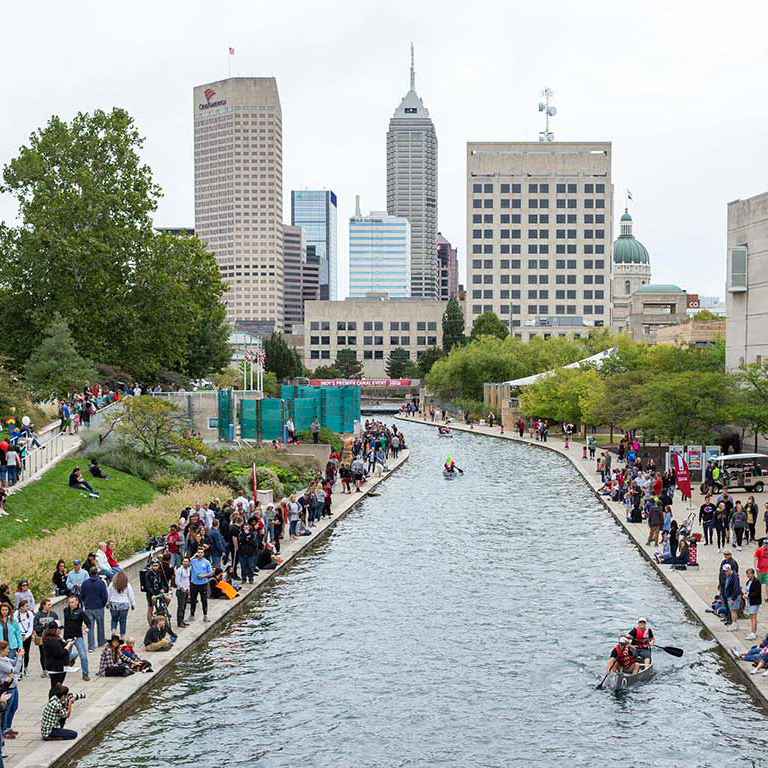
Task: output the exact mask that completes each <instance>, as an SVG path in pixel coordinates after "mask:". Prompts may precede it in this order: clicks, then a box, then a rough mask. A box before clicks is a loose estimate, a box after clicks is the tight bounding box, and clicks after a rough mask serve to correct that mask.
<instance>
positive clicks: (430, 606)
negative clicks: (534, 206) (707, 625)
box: [76, 425, 768, 768]
mask: <svg viewBox="0 0 768 768" xmlns="http://www.w3.org/2000/svg"><path fill="white" fill-rule="evenodd" d="M406 429H407V432H408V434H409V436H410V438H411V445H412V455H411V460H410V461H409V462H408V463H407V464H406V466H405V467H403V469H401V470H400V471H399V472H398V473H397V474H396V475H395V476H394V477H392V478H391V479H390V480H388V481H387V483H386V484H385V486H384V488H383V490H382V495H381V497H380V498H373V499H368V500H366V501H365V502H363V503H362V504H361V505H360V507H359V508H358V509H356V510H355V511H353V512H352V513H351V514H350V515H349V517H348V518H347V519H346V520H345V521H344V522H342V523H341V524H340V525H339V526H338V528H337V529H336V532H335V533H334V534H333V536H332V537H331V538H330V539H329V540H328V541H327V542H326V543H323V544H321V545H320V546H318V547H317V548H316V549H315V550H314V552H312V553H311V554H309V555H307V556H306V557H304V558H303V559H302V560H301V561H300V562H299V563H298V564H297V565H296V566H295V567H293V568H292V569H291V570H290V571H289V572H287V573H286V574H285V575H283V576H281V577H280V578H279V579H278V580H277V581H276V583H275V584H274V585H273V586H272V587H270V589H269V590H267V591H266V592H265V593H264V594H263V595H261V596H260V597H259V598H258V599H257V600H256V601H254V602H253V604H252V608H251V610H250V611H248V613H247V614H245V615H244V616H243V617H241V618H239V619H237V620H236V621H233V622H232V623H231V624H230V625H229V626H228V627H227V628H226V631H224V632H223V633H222V634H221V635H220V636H219V637H217V638H216V639H215V640H212V641H211V642H209V643H208V644H207V645H206V646H204V647H203V648H201V649H200V650H199V651H197V652H196V653H194V654H192V655H191V656H190V657H188V658H187V659H186V660H184V661H182V662H181V663H179V664H178V666H177V669H176V670H175V672H174V674H173V676H172V677H170V678H167V681H166V682H165V683H164V684H163V685H162V687H158V688H157V689H156V690H154V691H152V692H151V693H150V694H148V695H146V696H144V697H143V698H142V699H141V700H140V701H139V703H138V704H137V708H136V712H135V714H134V715H133V716H131V717H130V718H128V719H126V720H125V721H124V722H122V723H120V724H119V725H117V726H116V727H114V728H113V729H111V730H110V731H108V732H107V733H106V734H105V737H104V739H103V740H102V741H101V742H100V743H99V744H97V745H96V746H95V747H94V748H93V749H92V751H91V752H90V753H89V754H87V755H85V756H83V757H81V758H80V759H79V760H78V761H77V762H76V765H77V766H78V768H113V767H114V768H118V767H119V768H124V766H126V765H130V766H137V767H140V766H153V767H154V766H157V765H164V764H170V765H178V764H180V763H182V762H190V763H193V764H194V765H195V766H199V767H200V768H208V766H211V767H213V766H220V765H222V764H226V765H228V766H233V767H237V766H246V765H254V764H258V765H259V766H263V767H264V768H282V767H283V766H311V767H313V768H325V767H326V766H334V767H336V766H354V767H355V768H367V767H368V766H377V768H384V767H386V768H390V767H391V768H395V767H397V768H404V767H406V766H457V767H458V766H463V767H467V768H474V767H475V766H477V767H478V768H479V767H480V766H482V767H483V768H496V767H497V766H498V768H502V767H504V768H506V767H507V766H523V765H525V766H527V765H529V764H531V763H534V764H535V765H537V766H542V767H544V768H547V767H549V766H553V767H554V766H557V768H561V766H563V765H568V766H606V765H618V764H623V765H628V766H632V765H644V766H649V767H650V768H654V767H656V766H664V767H665V768H666V767H668V766H721V765H725V764H727V765H729V766H752V765H757V764H764V760H765V759H766V755H768V729H766V719H765V715H766V713H765V712H764V711H763V710H762V709H761V708H760V707H759V706H758V705H757V704H756V703H755V702H754V700H752V699H751V698H750V696H749V694H748V693H747V692H746V691H745V690H744V687H743V686H742V685H741V684H740V683H738V682H736V681H734V680H733V679H732V678H731V677H730V676H729V673H728V669H727V665H725V663H724V662H723V660H722V659H721V657H720V656H719V654H718V653H717V652H716V651H715V650H714V647H713V644H712V643H711V642H709V641H707V640H705V639H703V638H702V636H701V632H700V627H699V625H698V624H697V623H695V622H694V621H693V620H691V619H690V618H689V617H688V616H687V614H686V612H685V609H684V607H683V605H682V604H681V603H679V602H678V601H677V600H676V599H674V598H673V596H672V595H671V593H670V592H669V590H668V589H667V588H666V587H665V586H664V585H663V584H662V583H661V582H660V581H659V579H658V577H657V576H656V574H655V573H654V571H653V570H652V569H651V568H650V566H648V565H647V564H646V563H644V562H643V560H642V559H641V558H640V557H639V556H638V554H637V552H636V551H635V550H634V546H633V545H632V544H630V543H629V541H628V539H627V538H626V537H625V536H624V534H623V533H622V532H621V530H620V529H619V528H618V527H617V526H616V525H615V524H614V523H613V522H611V520H610V518H609V516H608V514H607V513H606V512H605V510H604V509H603V508H602V507H601V506H600V505H599V504H598V503H597V501H596V500H595V498H594V497H593V496H592V494H591V493H590V492H589V491H588V490H587V488H586V486H585V485H584V484H583V482H582V481H581V480H580V479H579V477H578V475H577V473H576V472H574V470H573V468H572V467H571V466H570V465H569V464H568V463H567V462H566V461H565V460H563V459H561V458H559V457H558V456H556V455H554V454H549V453H545V452H543V451H540V450H537V449H535V448H531V447H525V446H516V445H512V444H507V443H502V442H501V441H494V440H488V439H483V438H479V437H475V436H472V435H461V434H456V435H455V437H454V439H453V440H451V441H448V440H445V439H443V438H438V437H437V435H436V433H435V432H434V431H432V430H431V429H429V428H425V427H419V426H417V425H408V426H407V427H406ZM447 450H450V452H451V453H452V454H453V456H455V457H456V459H457V461H458V463H459V464H460V465H461V466H462V467H463V468H464V469H465V471H466V474H465V476H464V477H463V478H461V479H459V480H456V481H453V482H446V481H445V480H443V478H442V476H441V474H440V466H441V464H442V462H443V460H444V455H445V452H446V451H447ZM641 613H642V614H645V615H647V616H648V617H649V619H650V620H651V622H652V625H653V627H654V631H655V632H656V635H657V637H658V638H659V642H660V643H661V644H674V645H679V646H682V647H684V648H685V649H686V655H685V657H684V658H683V659H675V658H673V657H670V656H666V655H665V654H662V653H659V654H658V655H657V656H656V662H657V668H658V673H657V675H656V677H655V679H654V680H653V682H652V683H650V684H648V685H645V686H641V687H639V688H637V689H635V690H631V691H630V692H627V693H623V694H619V695H616V694H612V693H609V692H606V691H595V684H596V682H597V681H598V680H599V678H600V676H601V675H600V670H601V669H602V668H603V666H604V659H605V656H606V654H607V652H608V651H609V650H610V647H611V643H612V642H613V641H614V640H615V637H616V634H617V633H618V632H619V631H620V630H622V629H628V628H629V627H630V626H631V624H632V622H633V621H634V620H635V619H636V618H637V616H638V615H639V614H641Z"/></svg>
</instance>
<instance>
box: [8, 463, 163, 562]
mask: <svg viewBox="0 0 768 768" xmlns="http://www.w3.org/2000/svg"><path fill="white" fill-rule="evenodd" d="M77 465H80V467H81V468H82V469H83V477H85V479H86V480H87V481H88V482H89V483H90V484H91V485H92V486H93V488H94V489H95V490H96V491H98V493H100V494H101V496H100V497H99V498H98V499H90V498H87V497H85V496H84V495H83V494H84V492H82V491H77V490H75V489H73V488H70V487H69V485H68V480H69V473H70V472H71V471H72V469H73V467H76V466H77ZM102 470H103V472H104V473H105V474H107V475H109V480H97V479H96V478H93V477H91V476H90V475H89V474H88V461H87V460H83V458H82V457H73V458H68V459H64V460H63V461H61V462H59V463H58V464H57V465H56V466H55V467H53V468H52V469H49V470H48V471H47V472H46V473H45V474H44V475H43V476H42V477H41V478H40V479H39V480H35V482H33V483H30V485H28V486H26V487H25V488H23V489H21V490H20V491H16V493H14V494H13V495H12V496H9V498H8V500H7V501H6V503H5V511H6V512H7V513H8V517H2V518H0V549H4V548H5V547H8V546H10V545H11V544H14V543H15V542H17V541H18V540H19V539H26V538H30V537H34V538H42V537H43V536H45V535H46V534H45V533H44V532H43V529H47V530H48V531H55V530H56V529H57V528H61V527H64V526H69V525H73V524H75V523H79V522H80V521H82V520H86V519H87V518H89V517H95V516H96V515H103V514H104V513H105V512H111V511H113V510H115V509H119V508H121V507H126V506H128V505H131V504H146V503H147V502H149V501H152V499H153V498H154V497H155V494H156V491H155V489H154V488H153V487H152V486H151V485H150V484H149V483H147V482H145V481H144V480H140V479H139V478H137V477H133V476H132V475H126V474H125V473H123V472H118V471H117V470H114V469H111V468H109V467H102Z"/></svg>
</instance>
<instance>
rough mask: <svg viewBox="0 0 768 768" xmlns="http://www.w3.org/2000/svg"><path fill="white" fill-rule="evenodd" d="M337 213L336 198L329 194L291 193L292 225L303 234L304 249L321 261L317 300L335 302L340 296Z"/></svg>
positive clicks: (326, 192) (323, 190) (316, 190)
mask: <svg viewBox="0 0 768 768" xmlns="http://www.w3.org/2000/svg"><path fill="white" fill-rule="evenodd" d="M336 209H337V205H336V195H335V194H334V193H333V192H331V191H330V190H326V189H311V190H309V189H304V190H301V191H296V190H294V191H292V192H291V224H292V225H293V226H294V227H301V228H302V229H303V230H304V238H305V240H306V243H307V246H310V245H311V246H314V248H315V253H316V254H317V257H318V258H319V260H320V298H321V299H331V300H334V301H335V300H336V299H337V298H338V293H339V283H338V280H339V275H338V263H337V252H336V239H337V238H336Z"/></svg>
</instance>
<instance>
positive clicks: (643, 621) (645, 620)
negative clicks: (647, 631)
mask: <svg viewBox="0 0 768 768" xmlns="http://www.w3.org/2000/svg"><path fill="white" fill-rule="evenodd" d="M637 623H638V624H647V623H648V621H647V619H646V618H645V617H644V616H641V617H640V618H639V619H638V620H637Z"/></svg>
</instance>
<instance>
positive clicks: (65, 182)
mask: <svg viewBox="0 0 768 768" xmlns="http://www.w3.org/2000/svg"><path fill="white" fill-rule="evenodd" d="M142 144H143V140H142V138H141V137H140V135H139V133H138V130H137V129H136V126H135V125H134V122H133V120H132V118H131V117H130V115H129V114H128V113H127V112H126V111H125V110H122V109H113V110H112V111H111V112H103V111H101V110H97V111H95V112H94V113H92V114H83V113H79V114H78V115H77V116H76V117H75V118H74V119H73V120H72V121H71V122H69V123H67V122H65V121H63V120H61V119H60V118H58V117H53V118H51V119H50V121H49V122H48V124H47V125H46V126H45V127H43V128H41V129H40V130H38V131H36V132H35V133H33V134H32V136H31V137H30V140H29V143H28V145H26V146H24V147H22V148H21V150H20V151H19V154H18V156H17V157H16V158H14V159H13V160H11V162H10V163H9V164H8V165H7V166H6V167H5V168H4V169H3V174H2V184H0V192H4V193H7V194H9V195H11V196H12V197H13V198H14V199H15V200H16V202H17V204H18V218H19V220H20V224H19V226H16V227H7V226H0V311H1V312H3V313H4V314H6V315H12V316H13V317H14V318H16V322H15V323H14V324H13V327H12V328H9V329H8V332H7V333H6V336H5V341H6V349H7V350H8V351H9V354H10V355H11V356H12V357H13V358H14V359H15V360H16V361H17V362H18V363H21V362H23V361H24V360H25V359H26V355H27V353H28V350H30V349H34V348H35V347H36V346H37V345H38V344H39V343H40V340H41V339H42V337H43V335H44V332H45V328H46V323H47V319H48V318H50V317H52V316H53V315H54V313H59V314H60V315H61V317H62V318H63V319H64V320H65V321H67V322H68V323H69V325H70V328H71V329H72V334H73V337H74V341H75V346H76V347H77V349H78V351H79V352H80V354H84V355H87V356H88V357H89V358H91V359H93V360H94V361H96V362H97V363H100V364H106V365H111V366H120V367H124V368H127V369H128V370H130V371H132V372H133V373H134V374H135V375H136V376H138V377H142V378H151V377H153V376H155V375H156V374H157V372H158V371H159V370H161V369H163V368H165V369H168V370H176V371H181V372H184V373H188V374H192V375H200V374H204V373H207V372H209V371H212V370H216V369H217V368H219V367H221V359H222V341H221V339H222V336H223V328H222V322H221V321H222V318H223V315H222V314H221V308H220V299H221V296H222V291H223V284H222V282H221V278H220V276H219V274H218V270H217V268H216V264H215V260H214V258H213V256H212V254H210V253H209V252H208V251H206V250H205V248H204V247H203V245H202V243H201V242H200V241H199V240H198V239H197V238H177V237H174V236H172V235H158V234H157V233H156V232H154V230H153V228H152V213H153V212H154V211H155V209H156V207H157V200H158V198H159V196H160V189H159V187H157V185H155V184H154V182H153V180H152V175H151V171H150V169H149V167H148V166H147V165H145V164H143V163H142V161H141V158H140V153H141V148H142Z"/></svg>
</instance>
